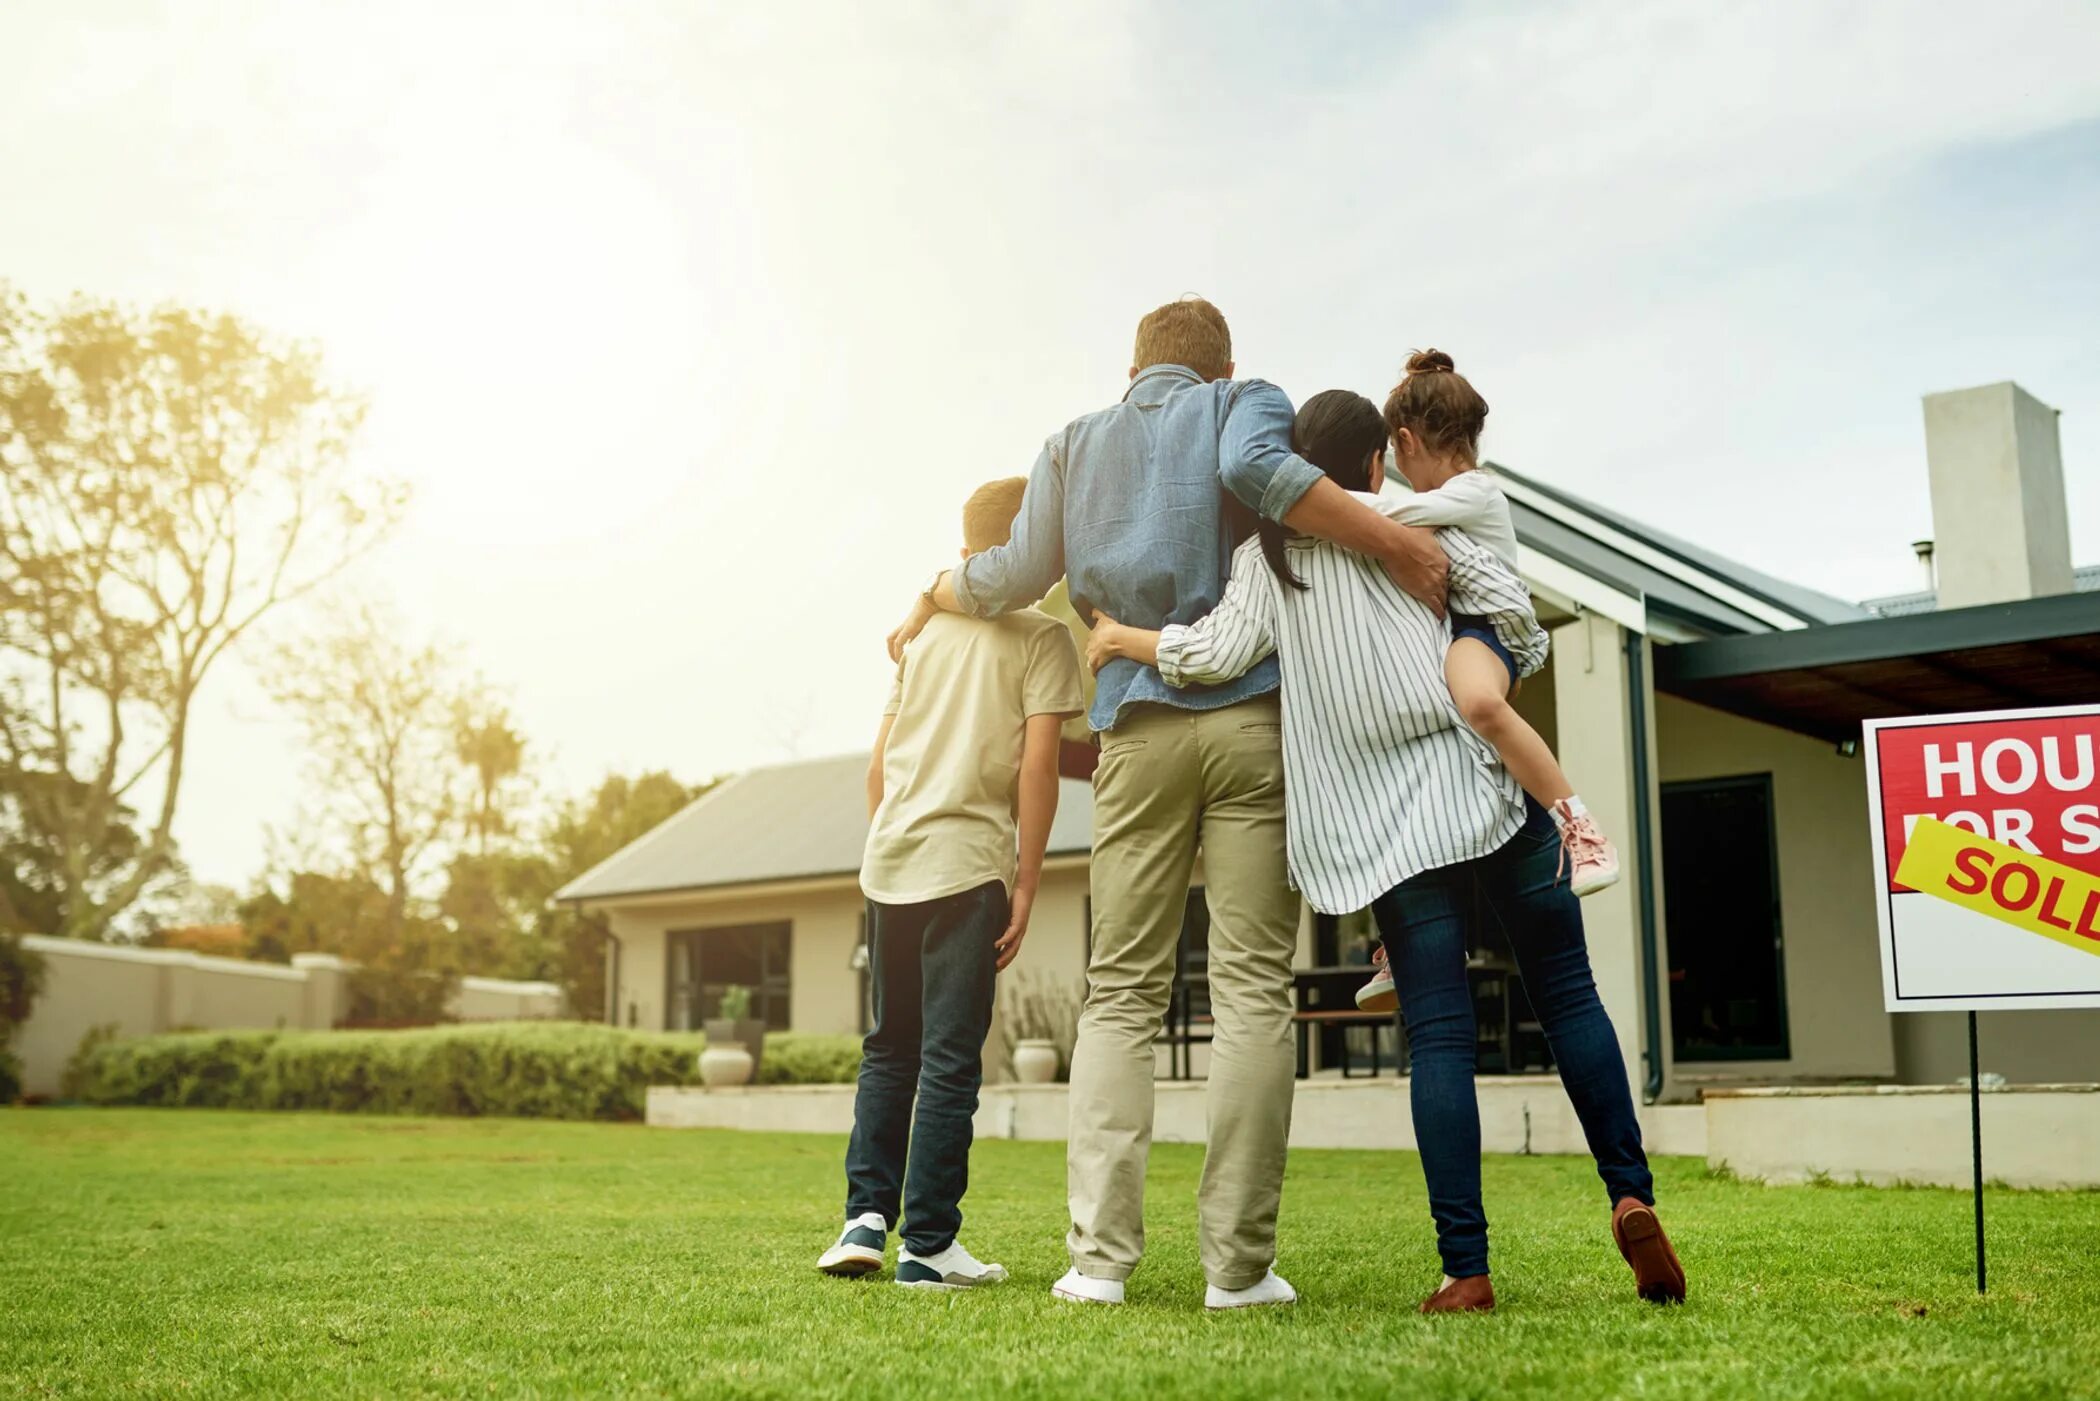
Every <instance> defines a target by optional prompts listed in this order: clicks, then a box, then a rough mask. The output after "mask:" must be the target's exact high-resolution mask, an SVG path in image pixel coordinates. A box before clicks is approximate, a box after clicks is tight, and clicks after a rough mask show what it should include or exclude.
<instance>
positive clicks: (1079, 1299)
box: [1050, 1270, 1123, 1304]
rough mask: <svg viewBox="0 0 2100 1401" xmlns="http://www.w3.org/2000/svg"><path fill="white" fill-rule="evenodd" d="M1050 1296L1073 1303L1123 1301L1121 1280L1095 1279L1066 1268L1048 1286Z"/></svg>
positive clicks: (1115, 1302)
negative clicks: (1058, 1277) (1060, 1277)
mask: <svg viewBox="0 0 2100 1401" xmlns="http://www.w3.org/2000/svg"><path fill="white" fill-rule="evenodd" d="M1050 1297H1051V1298H1053V1299H1064V1300H1067V1301H1069V1302H1071V1303H1074V1304H1120V1303H1122V1302H1123V1281H1122V1280H1120V1279H1095V1278H1093V1277H1092V1276H1090V1275H1083V1274H1081V1273H1080V1272H1079V1271H1077V1270H1066V1271H1065V1277H1064V1278H1063V1279H1061V1280H1059V1281H1058V1282H1057V1283H1055V1284H1053V1285H1051V1286H1050Z"/></svg>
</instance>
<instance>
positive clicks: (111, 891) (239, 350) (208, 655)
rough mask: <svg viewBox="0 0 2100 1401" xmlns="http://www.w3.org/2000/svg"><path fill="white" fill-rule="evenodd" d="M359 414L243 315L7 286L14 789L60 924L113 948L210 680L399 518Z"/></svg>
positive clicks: (163, 829) (167, 867) (160, 847)
mask: <svg viewBox="0 0 2100 1401" xmlns="http://www.w3.org/2000/svg"><path fill="white" fill-rule="evenodd" d="M363 413H364V407H363V404H362V403H361V402H360V401H358V400H357V399H356V398H354V397H353V396H351V395H348V394H346V393H344V392H343V391H341V390H340V389H338V388H336V387H334V386H332V385H331V384H330V383H329V382H328V380H327V379H326V377H325V375H324V373H323V367H322V364H321V361H320V358H319V356H318V354H317V352H316V351H315V350H314V349H313V348H312V347H310V346H306V345H302V344H297V343H292V342H287V341H284V340H281V339H279V338H276V337H273V336H270V335H268V334H267V333H265V332H263V331H261V330H259V329H257V328H255V327H252V326H249V325H247V324H246V323H244V322H242V321H239V320H237V319H235V318H233V317H230V316H215V315H211V314H209V313H205V312H201V311H196V310H191V309H188V308H184V307H174V306H168V307H161V308H157V309H154V310H151V311H144V312H141V311H136V310H131V309H127V308H123V307H119V306H116V305H113V304H110V303H105V302H96V301H91V300H85V299H77V300H75V301H73V302H71V303H69V304H67V305H65V306H62V307H60V308H58V309H56V310H53V311H48V312H45V311H37V310H33V309H32V308H31V307H30V306H29V305H28V303H27V302H26V300H25V299H23V298H22V297H21V296H19V295H17V294H14V293H12V292H9V291H7V290H6V289H4V288H0V672H4V673H5V674H6V676H8V677H9V678H10V679H11V680H12V681H13V682H14V683H15V693H14V700H15V701H16V702H17V703H18V704H17V705H11V706H9V707H8V708H7V711H6V717H7V723H6V730H7V733H6V736H5V738H4V741H0V745H4V747H0V764H4V768H0V788H4V789H6V790H8V791H9V792H11V793H14V794H15V795H16V801H17V804H18V810H19V805H20V804H21V803H23V802H24V801H27V802H28V803H30V804H32V805H37V804H41V805H42V807H41V812H42V813H43V814H44V816H43V819H42V821H43V825H42V826H41V827H40V828H39V829H38V836H37V838H36V840H37V841H39V842H42V843H45V844H47V846H48V852H49V857H50V869H49V871H48V873H47V874H48V879H49V882H50V884H51V888H52V890H53V891H54V892H55V894H54V901H55V909H56V914H55V925H54V927H52V928H51V929H50V930H49V931H48V932H52V933H58V934H67V935H73V936H78V937H85V938H104V937H107V936H108V934H109V933H110V932H111V929H112V926H113V924H114V922H115V921H116V920H117V919H118V918H119V916H121V915H123V914H124V912H125V911H126V910H128V909H129V908H130V907H131V906H132V905H133V904H134V903H135V902H136V901H137V900H138V899H139V898H140V896H141V895H143V894H144V893H146V891H147V889H148V887H149V886H151V885H152V884H153V882H154V881H155V880H156V879H158V878H160V877H162V876H164V875H166V874H167V873H168V872H170V871H171V870H172V869H173V867H174V863H175V842H174V836H173V829H174V821H175V814H176V810H177V805H178V803H179V801H180V798H181V793H182V782H183V767H184V763H185V761H186V758H187V750H188V744H187V742H188V737H189V717H190V707H191V705H192V703H193V702H194V700H195V699H196V696H197V694H198V690H199V688H200V687H201V686H202V685H203V684H204V682H205V680H206V678H207V677H208V676H209V675H210V673H211V671H212V669H213V667H214V666H215V665H216V664H217V663H218V661H219V660H220V659H221V658H222V657H223V656H225V654H226V652H227V650H228V649H229V648H230V647H232V646H233V645H234V644H235V643H236V642H237V641H239V639H240V638H241V637H242V636H243V635H245V634H246V633H247V632H248V631H249V630H250V629H251V628H253V627H254V626H255V624H256V623H257V622H258V620H260V619H262V618H263V617H265V616H267V615H268V614H269V613H270V612H271V611H272V610H274V609H276V608H277V607H279V606H280V605H281V604H283V603H285V602H287V601H289V600H291V599H295V598H298V597H299V596H301V595H303V594H305V593H307V592H309V591H311V590H312V589H314V588H315V587H317V586H318V585H319V584H321V583H322V582H323V581H325V580H327V579H328V578H330V577H332V576H333V575H334V574H336V573H337V572H338V571H339V570H341V569H342V568H343V566H344V565H345V564H347V563H348V562H349V561H351V560H352V559H354V558H356V557H357V556H358V555H359V554H361V553H362V552H363V551H364V550H365V549H367V548H368V547H369V546H370V545H371V544H372V543H374V542H375V541H376V540H377V539H378V538H379V537H380V536H381V535H382V534H384V533H385V531H386V530H387V529H388V528H389V527H390V526H391V525H392V523H393V522H394V520H395V519H397V517H398V515H399V510H400V506H401V502H402V494H401V491H400V489H399V488H398V487H397V486H396V485H394V484H392V483H390V482H386V481H383V480H380V479H378V478H375V477H372V476H369V475H366V474H364V473H361V472H359V471H357V470H356V469H355V468H354V466H353V464H352V460H351V455H350V445H351V441H352V439H353V436H354V435H355V433H356V430H357V428H358V425H359V423H360V421H361V419H362V417H363ZM40 779H41V780H42V787H41V789H40V790H39V791H36V792H34V793H31V792H30V791H29V790H30V787H31V785H33V784H36V783H37V782H38V781H39V780H40ZM141 794H150V799H149V800H148V801H146V802H145V803H144V804H143V807H144V809H145V815H144V816H143V817H142V818H141V819H140V824H141V825H140V829H139V831H138V832H137V834H136V836H137V840H136V842H135V843H134V844H127V843H126V842H125V840H124V837H123V835H122V830H123V829H124V828H125V827H126V826H127V825H128V823H129V821H130V818H129V816H128V814H129V812H130V809H131V806H132V805H133V800H134V797H135V795H141ZM24 795H27V796H26V798H25V796H24Z"/></svg>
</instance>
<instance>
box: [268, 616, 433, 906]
mask: <svg viewBox="0 0 2100 1401" xmlns="http://www.w3.org/2000/svg"><path fill="white" fill-rule="evenodd" d="M267 681H268V685H269V688H270V691H271V693H272V695H273V696H274V697H275V698H276V699H277V700H278V702H279V703H280V704H282V705H284V706H285V707H286V709H288V710H289V711H290V712H291V713H292V716H293V718H294V719H295V720H296V721H297V722H298V724H299V727H300V729H301V730H302V731H303V732H304V735H305V740H306V747H307V752H308V755H309V758H310V760H311V763H312V767H313V779H314V785H315V787H316V788H317V790H318V791H319V792H320V794H321V795H322V798H323V804H324V806H323V810H322V812H321V814H320V820H321V821H323V822H325V823H327V824H329V825H331V826H332V827H333V829H334V831H335V833H336V835H337V836H338V837H339V838H340V839H341V845H342V847H343V850H344V852H345V854H346V855H347V856H348V858H349V860H350V862H351V868H352V870H354V871H355V872H357V873H358V874H360V875H362V876H364V877H365V878H366V879H367V880H369V881H370V882H371V883H372V884H374V885H376V886H377V887H378V888H379V889H381V890H382V891H384V892H385V895H386V909H385V915H384V921H383V928H384V931H385V933H386V935H387V937H388V940H389V943H390V944H392V945H403V946H405V945H404V941H405V939H406V937H407V932H408V922H409V915H410V907H411V902H412V900H413V898H414V892H413V886H414V884H415V883H416V881H417V879H418V877H419V876H420V875H421V874H422V873H423V872H424V870H425V868H426V866H427V864H428V861H429V860H430V858H432V857H433V856H434V855H435V853H436V850H437V848H438V846H439V844H440V843H441V842H442V841H443V840H444V839H445V837H446V835H447V834H448V833H449V832H450V830H451V827H452V823H453V821H454V820H455V818H456V817H457V816H458V815H459V812H460V810H461V807H460V798H459V791H458V790H459V783H458V766H457V764H456V763H455V760H454V747H453V726H452V715H453V697H454V691H455V686H454V682H453V678H452V676H451V674H450V671H449V668H448V665H447V663H446V660H445V658H444V657H443V655H442V654H440V653H439V651H438V650H437V648H435V647H432V646H427V645H426V646H422V647H413V646H410V645H409V644H408V643H406V642H404V641H403V640H402V637H401V629H400V627H399V625H398V624H397V623H396V622H395V621H394V620H393V619H392V618H391V617H390V616H388V615H386V614H384V613H382V612H380V611H378V610H376V609H373V608H370V607H366V608H360V609H357V610H356V611H355V612H353V613H351V614H350V615H348V616H347V617H346V618H344V619H342V620H340V621H339V623H338V624H337V625H336V626H334V627H331V628H329V629H326V630H322V631H317V632H313V633H309V634H306V635H304V636H301V637H299V638H296V639H294V640H292V641H290V642H288V643H286V644H284V645H283V646H282V647H280V648H279V649H278V652H277V654H276V657H275V659H274V662H273V665H272V666H271V668H270V671H269V674H268V677H267Z"/></svg>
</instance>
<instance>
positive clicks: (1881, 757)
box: [1865, 705, 2100, 1294]
mask: <svg viewBox="0 0 2100 1401" xmlns="http://www.w3.org/2000/svg"><path fill="white" fill-rule="evenodd" d="M1865 758H1866V764H1867V808H1868V812H1869V813H1870V815H1871V817H1872V821H1873V839H1874V879H1875V890H1876V897H1877V898H1876V911H1875V912H1876V918H1877V922H1878V923H1879V925H1880V931H1881V983H1882V995H1883V999H1884V1005H1885V1006H1886V1007H1887V1009H1888V1010H1889V1011H1891V1012H1929V1011H1966V1012H1967V1013H1968V1022H1969V1027H1968V1030H1969V1142H1970V1157H1971V1167H1972V1179H1973V1182H1974V1190H1975V1198H1976V1291H1977V1292H1978V1293H1979V1294H1980V1293H1982V1292H1983V1291H1984V1281H1985V1275H1984V1241H1983V1084H1982V1070H1981V1066H1980V1058H1979V1056H1978V1054H1977V1044H1976V1014H1977V1012H1979V1011H1997V1010H2014V1009H2021V1008H2080V1007H2083V1008H2100V705H2086V706H2063V707H2056V708H2051V709H2042V710H1998V711H1985V712H1978V713H1974V714H1966V715H1916V716H1906V717H1904V718H1901V719H1893V720H1869V721H1868V722H1867V723H1866V746H1865Z"/></svg>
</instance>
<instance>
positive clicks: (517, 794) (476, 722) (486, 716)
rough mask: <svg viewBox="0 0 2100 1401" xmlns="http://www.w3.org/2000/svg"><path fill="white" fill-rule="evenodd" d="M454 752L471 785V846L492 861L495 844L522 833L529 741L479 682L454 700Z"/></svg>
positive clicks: (468, 823) (467, 824) (468, 806)
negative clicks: (520, 817) (520, 820)
mask: <svg viewBox="0 0 2100 1401" xmlns="http://www.w3.org/2000/svg"><path fill="white" fill-rule="evenodd" d="M452 752H453V756H454V757H455V758H456V759H458V760H459V762H460V765H461V766H462V767H463V768H464V769H465V770H466V773H467V778H468V780H469V788H470V791H469V793H468V796H467V803H466V811H465V813H464V815H463V819H462V821H463V825H464V826H465V828H466V834H467V841H468V844H469V846H470V848H471V849H472V850H473V852H474V854H475V855H477V856H487V855H488V854H489V848H490V845H491V844H492V843H496V842H500V841H502V840H503V839H504V838H506V837H509V836H512V835H513V834H515V832H516V831H517V809H518V806H519V804H520V803H521V802H522V801H523V793H522V791H521V790H522V787H523V785H522V783H521V781H520V780H521V779H522V778H523V776H524V772H525V736H524V735H522V734H520V733H518V730H517V727H516V726H515V725H514V724H513V723H512V722H511V716H510V709H509V707H507V706H505V705H504V704H503V702H502V700H501V699H500V698H499V697H497V696H496V695H495V693H494V692H492V691H490V690H489V689H488V687H487V686H485V685H482V684H480V683H478V682H477V683H476V684H474V685H472V686H470V687H467V688H465V689H464V690H462V691H461V693H460V694H459V695H458V696H456V697H455V698H454V699H453V703H452Z"/></svg>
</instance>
